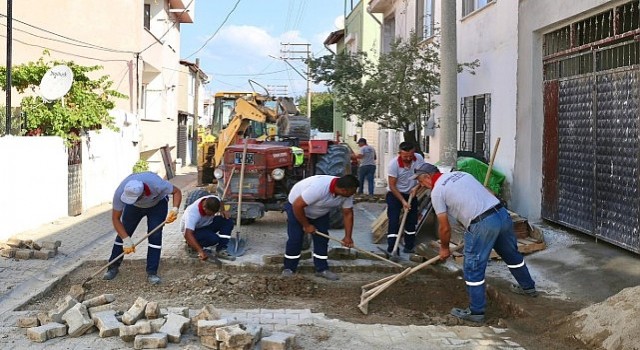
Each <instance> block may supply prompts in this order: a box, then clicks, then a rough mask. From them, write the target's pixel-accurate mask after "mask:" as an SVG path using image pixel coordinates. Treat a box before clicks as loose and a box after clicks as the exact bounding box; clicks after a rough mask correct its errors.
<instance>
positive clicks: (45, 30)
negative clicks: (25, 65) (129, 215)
mask: <svg viewBox="0 0 640 350" xmlns="http://www.w3.org/2000/svg"><path fill="white" fill-rule="evenodd" d="M0 17H4V18H7V15H5V14H4V13H0ZM13 21H14V22H18V23H21V24H24V25H26V26H28V27H31V28H34V29H37V30H40V31H43V32H45V33H49V34H52V35H55V36H59V37H61V38H64V39H67V40H71V41H75V42H77V43H80V44H84V45H88V46H84V47H89V48H92V49H96V50H103V51H111V52H120V53H135V52H134V51H124V50H117V49H112V48H108V47H103V46H99V45H95V44H91V43H88V42H85V41H82V40H78V39H74V38H70V37H67V36H64V35H62V34H58V33H55V32H52V31H50V30H47V29H44V28H40V27H38V26H35V25H33V24H29V23H27V22H23V21H21V20H19V19H16V18H13ZM5 26H6V25H5ZM17 30H20V29H17ZM20 31H23V30H20ZM24 32H25V33H28V34H31V35H33V36H36V37H39V36H38V35H36V34H32V33H29V32H27V31H24ZM40 38H41V39H48V40H54V41H58V40H56V39H52V38H46V37H40ZM61 42H62V41H61ZM68 44H71V43H68ZM71 45H75V44H71ZM77 46H81V45H77Z"/></svg>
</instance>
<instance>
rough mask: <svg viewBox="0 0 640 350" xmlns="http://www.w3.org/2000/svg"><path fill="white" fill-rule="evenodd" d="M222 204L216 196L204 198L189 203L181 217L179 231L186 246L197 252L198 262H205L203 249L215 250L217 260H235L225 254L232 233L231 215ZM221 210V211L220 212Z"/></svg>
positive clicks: (205, 257) (206, 256) (206, 257)
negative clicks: (211, 248) (212, 248)
mask: <svg viewBox="0 0 640 350" xmlns="http://www.w3.org/2000/svg"><path fill="white" fill-rule="evenodd" d="M223 208H224V203H222V201H221V200H220V198H218V197H217V196H214V195H210V196H204V197H202V198H200V199H198V200H196V201H195V202H193V203H191V205H189V206H188V207H187V208H186V209H185V210H184V214H183V215H182V220H181V221H180V231H182V234H183V235H184V238H185V240H186V241H187V244H188V245H189V246H190V247H191V248H193V250H195V251H196V252H198V258H200V260H203V261H204V260H207V259H208V255H207V253H206V252H205V248H209V247H214V246H215V248H216V256H215V257H217V258H220V259H223V260H231V261H233V260H235V259H236V258H235V257H234V256H232V255H231V254H229V253H228V252H227V244H228V243H229V238H231V232H232V231H233V221H232V220H231V213H229V212H228V211H226V210H224V209H223ZM221 209H222V210H221Z"/></svg>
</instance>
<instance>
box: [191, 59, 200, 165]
mask: <svg viewBox="0 0 640 350" xmlns="http://www.w3.org/2000/svg"><path fill="white" fill-rule="evenodd" d="M193 89H194V91H193V138H192V139H191V165H196V166H197V165H198V136H199V135H198V90H200V59H199V58H196V81H195V82H194V84H193Z"/></svg>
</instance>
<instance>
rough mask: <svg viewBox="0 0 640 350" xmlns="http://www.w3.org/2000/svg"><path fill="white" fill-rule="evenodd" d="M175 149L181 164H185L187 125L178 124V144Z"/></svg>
mask: <svg viewBox="0 0 640 350" xmlns="http://www.w3.org/2000/svg"><path fill="white" fill-rule="evenodd" d="M176 146H177V150H176V156H177V157H178V158H179V159H181V160H182V164H181V165H182V166H185V165H186V164H185V163H186V159H187V126H186V125H184V124H179V125H178V144H177V145H176Z"/></svg>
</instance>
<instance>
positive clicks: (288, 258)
mask: <svg viewBox="0 0 640 350" xmlns="http://www.w3.org/2000/svg"><path fill="white" fill-rule="evenodd" d="M359 185H360V183H359V182H358V179H357V178H356V177H355V176H353V175H345V176H342V177H336V176H330V175H315V176H310V177H308V178H306V179H304V180H302V181H299V182H298V183H296V184H295V185H293V187H292V188H291V191H290V192H289V201H288V202H287V203H286V204H285V205H284V209H285V211H286V212H287V235H288V236H289V238H288V239H287V245H286V248H285V254H284V269H283V270H282V276H283V277H290V276H292V275H293V274H294V273H295V272H296V269H297V268H298V262H299V261H300V252H301V251H302V241H303V239H304V235H305V234H312V235H313V236H312V238H313V264H314V265H315V268H316V276H318V277H322V278H326V279H328V280H331V281H335V280H338V279H340V277H339V276H338V275H337V274H336V273H334V272H331V271H330V270H329V264H328V263H327V260H328V258H329V257H328V255H327V250H328V247H329V239H328V238H326V237H322V236H321V235H318V234H314V233H315V232H316V231H318V232H321V233H324V234H325V235H328V234H329V225H330V219H329V215H330V212H331V210H332V209H333V208H342V213H343V216H344V238H343V239H342V245H343V246H345V247H349V248H351V247H353V240H352V238H351V234H352V232H353V195H354V194H355V193H356V191H357V190H358V186H359Z"/></svg>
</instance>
